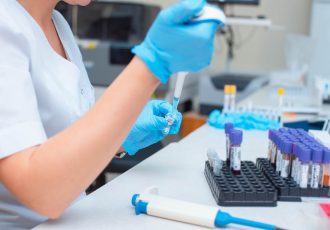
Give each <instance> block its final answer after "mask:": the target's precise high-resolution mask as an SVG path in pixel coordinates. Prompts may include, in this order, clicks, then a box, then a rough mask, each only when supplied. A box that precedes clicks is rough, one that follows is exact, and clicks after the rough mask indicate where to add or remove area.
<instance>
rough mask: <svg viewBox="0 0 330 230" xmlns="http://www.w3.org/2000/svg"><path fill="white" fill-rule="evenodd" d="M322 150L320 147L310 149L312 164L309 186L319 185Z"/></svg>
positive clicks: (316, 186)
mask: <svg viewBox="0 0 330 230" xmlns="http://www.w3.org/2000/svg"><path fill="white" fill-rule="evenodd" d="M322 157H323V150H322V149H321V148H313V149H312V165H311V173H310V174H311V176H310V179H311V180H310V186H311V188H319V187H320V185H321V178H322V174H321V164H322Z"/></svg>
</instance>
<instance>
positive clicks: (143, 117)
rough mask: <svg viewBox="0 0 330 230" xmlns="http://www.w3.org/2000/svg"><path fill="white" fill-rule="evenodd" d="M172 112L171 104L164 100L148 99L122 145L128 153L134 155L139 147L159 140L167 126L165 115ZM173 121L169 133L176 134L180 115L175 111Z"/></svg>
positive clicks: (180, 118)
mask: <svg viewBox="0 0 330 230" xmlns="http://www.w3.org/2000/svg"><path fill="white" fill-rule="evenodd" d="M171 112H172V105H171V104H169V103H168V102H165V101H160V100H152V101H150V102H149V103H148V104H147V105H146V106H145V108H144V110H143V111H142V113H141V114H140V116H139V118H138V119H137V121H136V123H135V124H134V126H133V128H132V129H131V131H130V133H129V134H128V136H127V138H126V140H125V141H124V143H123V147H124V149H125V150H126V152H127V153H128V154H129V155H134V154H135V153H136V152H137V151H139V150H140V149H143V148H145V147H148V146H149V145H152V144H154V143H156V142H158V141H160V140H162V139H163V138H164V137H165V136H166V135H165V134H163V130H164V128H166V127H167V121H166V120H165V116H166V114H168V113H171ZM174 118H175V121H174V123H173V125H172V127H171V130H170V133H169V134H176V133H178V132H179V130H180V125H181V121H182V115H181V113H180V112H178V111H176V112H175V114H174Z"/></svg>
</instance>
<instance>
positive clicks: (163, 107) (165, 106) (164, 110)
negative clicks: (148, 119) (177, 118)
mask: <svg viewBox="0 0 330 230" xmlns="http://www.w3.org/2000/svg"><path fill="white" fill-rule="evenodd" d="M171 112H172V105H171V104H170V103H168V102H167V101H161V103H159V104H157V106H156V107H154V115H156V116H159V117H164V116H165V115H166V114H168V113H171Z"/></svg>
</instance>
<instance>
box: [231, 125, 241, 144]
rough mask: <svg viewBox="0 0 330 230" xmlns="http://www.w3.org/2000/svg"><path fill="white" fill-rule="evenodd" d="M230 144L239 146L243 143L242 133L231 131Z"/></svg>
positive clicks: (235, 130)
mask: <svg viewBox="0 0 330 230" xmlns="http://www.w3.org/2000/svg"><path fill="white" fill-rule="evenodd" d="M229 139H230V143H231V144H232V145H240V144H242V141H243V132H242V130H238V129H232V130H231V132H230V134H229Z"/></svg>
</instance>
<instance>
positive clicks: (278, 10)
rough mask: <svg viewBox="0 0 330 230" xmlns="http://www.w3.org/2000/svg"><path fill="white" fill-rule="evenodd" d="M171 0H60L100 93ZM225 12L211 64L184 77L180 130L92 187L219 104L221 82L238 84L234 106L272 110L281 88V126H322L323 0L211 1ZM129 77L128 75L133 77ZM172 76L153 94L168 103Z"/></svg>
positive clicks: (115, 167) (328, 44)
mask: <svg viewBox="0 0 330 230" xmlns="http://www.w3.org/2000/svg"><path fill="white" fill-rule="evenodd" d="M175 2H176V0H157V1H150V0H129V1H124V0H123V1H107V0H100V1H98V0H95V1H93V2H92V4H90V5H89V6H87V7H78V6H68V5H66V4H65V3H62V2H60V3H59V5H58V6H57V9H58V10H59V11H60V12H61V13H62V14H63V15H64V17H65V18H66V19H67V21H68V22H69V24H70V26H71V27H72V29H73V31H74V34H75V36H76V39H77V42H78V44H79V47H80V49H81V52H82V55H83V59H84V63H85V66H86V68H87V71H88V74H89V77H90V80H91V82H92V84H93V85H94V87H95V92H96V97H97V98H99V97H100V96H101V95H102V93H103V92H104V90H105V88H106V87H108V86H109V85H110V84H111V82H112V81H113V80H114V79H115V78H116V77H117V76H118V74H119V73H120V72H121V71H122V70H123V69H124V68H125V66H126V65H127V64H128V63H129V61H130V60H131V59H132V57H133V56H132V54H131V52H130V50H131V48H132V47H134V46H135V45H136V44H139V43H140V42H142V41H143V39H144V36H145V35H146V33H147V31H148V28H149V27H150V25H151V24H152V22H153V20H154V19H155V17H156V16H157V14H158V13H159V11H160V10H161V9H162V8H164V7H167V6H169V5H171V4H173V3H175ZM209 3H211V4H214V5H217V6H219V7H221V8H222V9H223V11H224V12H225V14H226V15H227V17H228V22H227V25H226V27H225V28H223V29H221V30H220V29H219V31H218V34H217V36H216V40H215V52H214V58H213V61H212V64H211V65H210V66H209V67H208V68H207V69H204V70H203V71H201V72H199V73H197V74H194V75H195V76H194V77H189V78H187V79H186V81H185V85H184V89H183V93H182V98H181V103H180V105H179V110H180V111H181V112H182V113H183V115H184V119H183V124H182V130H181V133H180V134H179V135H177V136H171V137H168V138H167V139H166V140H165V141H163V142H161V143H157V144H155V145H153V146H151V147H149V148H147V149H144V150H141V152H142V153H140V154H137V155H136V156H135V157H130V156H126V157H125V158H123V159H115V160H113V161H112V162H111V164H110V165H109V166H108V167H107V169H106V170H105V171H104V172H103V173H102V175H100V177H99V178H98V180H97V181H95V183H94V185H93V186H92V187H91V188H90V191H93V190H94V189H95V188H97V187H99V186H100V185H102V184H103V183H104V182H105V181H108V180H111V179H112V178H114V177H115V176H117V175H119V174H120V173H122V172H125V171H126V170H128V169H129V168H131V167H132V166H134V165H135V164H137V163H139V162H141V161H142V160H144V159H145V158H147V157H149V156H151V155H152V154H153V153H155V152H157V151H158V150H159V149H161V148H163V147H164V146H165V145H167V144H168V143H170V142H173V141H178V140H180V139H181V138H183V137H185V136H186V135H188V134H189V133H191V132H192V131H194V130H195V129H196V128H198V127H200V126H201V125H203V124H205V123H206V122H207V118H208V115H209V113H210V112H211V111H212V110H214V109H222V108H223V105H224V94H225V93H224V87H225V85H227V84H231V85H235V86H236V87H237V93H236V103H237V105H238V106H241V107H244V106H249V107H258V108H259V107H261V108H264V107H276V106H277V103H278V93H277V91H278V88H279V87H281V88H283V89H285V98H284V108H285V109H284V112H286V113H285V115H284V118H283V121H284V122H285V125H287V126H293V127H295V126H298V125H299V127H304V128H306V129H308V128H310V127H322V125H323V123H324V120H326V118H327V116H328V114H329V110H328V103H329V102H330V100H329V98H330V96H329V95H330V87H329V86H330V65H329V64H330V63H329V61H330V27H329V26H328V22H329V21H330V0H210V1H209ZM132 77H134V76H132ZM175 80H176V79H175V77H174V78H171V81H170V82H169V83H168V84H166V85H161V86H160V87H159V88H158V89H157V91H156V92H155V95H154V98H160V99H165V100H168V101H170V102H171V100H172V96H173V90H174V86H175Z"/></svg>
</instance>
